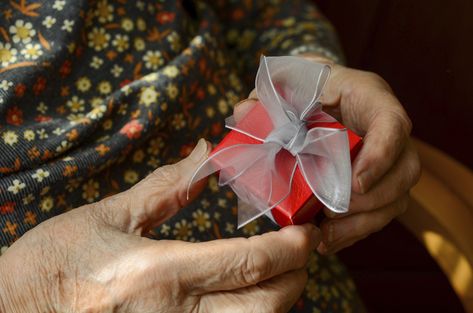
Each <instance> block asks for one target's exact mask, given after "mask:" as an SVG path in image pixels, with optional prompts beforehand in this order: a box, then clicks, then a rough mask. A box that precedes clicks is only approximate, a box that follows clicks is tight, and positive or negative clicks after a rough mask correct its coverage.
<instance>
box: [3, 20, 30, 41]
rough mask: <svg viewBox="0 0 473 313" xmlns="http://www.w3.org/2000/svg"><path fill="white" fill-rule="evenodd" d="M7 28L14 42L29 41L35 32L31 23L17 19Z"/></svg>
mask: <svg viewBox="0 0 473 313" xmlns="http://www.w3.org/2000/svg"><path fill="white" fill-rule="evenodd" d="M9 30H10V34H11V35H12V40H13V42H14V43H19V42H20V41H21V42H22V43H24V44H26V43H29V42H31V38H32V37H33V36H34V35H35V34H36V31H35V30H34V29H33V25H32V24H31V23H30V22H27V23H25V21H23V20H17V21H16V22H15V24H14V25H11V26H10V29H9Z"/></svg>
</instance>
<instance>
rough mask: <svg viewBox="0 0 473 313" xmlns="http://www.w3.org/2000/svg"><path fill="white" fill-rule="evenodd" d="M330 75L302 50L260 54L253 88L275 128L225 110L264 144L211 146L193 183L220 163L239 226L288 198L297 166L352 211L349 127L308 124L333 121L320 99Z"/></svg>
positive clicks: (331, 201) (322, 193)
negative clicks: (263, 130) (298, 54)
mask: <svg viewBox="0 0 473 313" xmlns="http://www.w3.org/2000/svg"><path fill="white" fill-rule="evenodd" d="M329 75H330V67H329V66H328V65H324V64H318V63H315V62H312V61H308V60H304V59H302V58H297V57H289V56H285V57H265V56H262V57H261V60H260V66H259V69H258V73H257V75H256V92H257V95H258V99H259V101H260V102H261V104H262V106H263V107H264V109H265V110H266V113H267V114H268V116H269V118H270V120H271V122H272V130H271V131H270V132H269V134H268V135H267V136H266V137H265V138H261V131H259V130H258V125H248V123H246V124H245V123H237V122H235V120H234V118H233V116H231V117H229V118H227V119H226V121H225V122H226V127H227V128H230V129H232V130H234V131H237V132H240V133H242V134H245V135H247V136H249V137H251V138H253V139H256V140H258V141H260V142H261V144H236V145H232V146H229V147H225V148H223V149H221V150H219V151H218V152H216V153H214V154H212V155H211V156H210V157H209V158H208V159H207V160H206V161H204V162H203V163H202V164H201V165H200V166H199V168H198V169H197V170H196V172H195V173H194V175H193V176H192V179H191V181H190V182H189V188H190V186H191V184H192V183H193V182H195V181H198V180H200V179H202V178H204V177H206V176H208V175H210V174H212V173H214V172H216V171H220V175H219V185H220V186H223V185H229V186H230V187H231V188H232V189H233V191H234V192H235V193H236V195H237V196H238V200H239V201H238V227H242V226H244V225H245V224H247V223H249V222H251V221H252V220H254V219H256V218H258V217H259V216H261V215H263V214H267V213H269V212H270V210H271V209H273V208H274V207H276V206H277V205H278V204H280V203H281V202H282V201H284V199H286V197H287V196H288V195H289V194H290V192H291V187H292V179H293V177H294V173H295V170H296V168H297V167H299V170H300V172H301V173H302V175H303V177H304V178H305V180H306V182H307V185H308V186H309V187H310V189H311V190H312V192H313V193H314V195H315V196H316V197H317V198H318V199H319V200H320V201H321V202H322V203H323V204H324V205H325V206H326V207H327V208H328V209H330V210H332V211H334V212H337V213H344V212H347V211H348V204H349V201H350V191H351V163H350V149H349V143H348V136H347V133H346V129H334V128H326V127H314V128H311V129H308V128H307V124H310V123H312V122H335V121H336V120H335V119H334V118H333V117H331V116H330V115H328V114H326V113H324V112H322V105H321V103H320V102H319V98H320V95H321V93H322V90H323V88H324V86H325V83H326V82H327V80H328V78H329ZM288 152H289V153H288Z"/></svg>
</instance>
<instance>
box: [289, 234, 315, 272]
mask: <svg viewBox="0 0 473 313" xmlns="http://www.w3.org/2000/svg"><path fill="white" fill-rule="evenodd" d="M291 245H292V246H293V249H294V255H295V262H296V266H298V267H302V266H304V265H305V264H306V263H307V261H308V259H309V252H310V250H311V248H312V242H311V239H310V236H309V235H308V233H307V231H294V232H293V234H291Z"/></svg>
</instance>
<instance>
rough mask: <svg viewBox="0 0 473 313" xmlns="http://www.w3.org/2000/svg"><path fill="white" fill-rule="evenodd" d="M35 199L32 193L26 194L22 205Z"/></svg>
mask: <svg viewBox="0 0 473 313" xmlns="http://www.w3.org/2000/svg"><path fill="white" fill-rule="evenodd" d="M34 199H35V197H34V196H33V194H32V193H30V194H28V195H27V196H26V197H24V198H23V204H24V205H28V204H30V203H32V202H33V201H34Z"/></svg>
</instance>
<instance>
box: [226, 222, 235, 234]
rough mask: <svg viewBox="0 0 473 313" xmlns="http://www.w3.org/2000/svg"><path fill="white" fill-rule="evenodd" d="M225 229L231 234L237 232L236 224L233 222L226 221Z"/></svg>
mask: <svg viewBox="0 0 473 313" xmlns="http://www.w3.org/2000/svg"><path fill="white" fill-rule="evenodd" d="M225 231H226V232H227V233H229V234H233V233H234V232H235V225H233V224H232V223H228V222H227V223H225Z"/></svg>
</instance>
